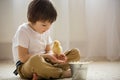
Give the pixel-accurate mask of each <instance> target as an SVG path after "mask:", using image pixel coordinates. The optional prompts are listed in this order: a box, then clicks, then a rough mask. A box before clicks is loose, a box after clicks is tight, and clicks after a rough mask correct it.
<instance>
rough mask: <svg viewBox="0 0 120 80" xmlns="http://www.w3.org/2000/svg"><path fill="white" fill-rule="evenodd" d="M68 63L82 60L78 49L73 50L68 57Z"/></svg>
mask: <svg viewBox="0 0 120 80" xmlns="http://www.w3.org/2000/svg"><path fill="white" fill-rule="evenodd" d="M67 58H68V62H70V61H79V60H80V51H79V49H77V48H74V49H71V50H70V51H69V52H68V55H67Z"/></svg>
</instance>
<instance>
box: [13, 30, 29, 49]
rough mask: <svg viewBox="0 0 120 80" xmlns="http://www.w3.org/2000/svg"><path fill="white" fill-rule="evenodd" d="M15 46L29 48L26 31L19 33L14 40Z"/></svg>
mask: <svg viewBox="0 0 120 80" xmlns="http://www.w3.org/2000/svg"><path fill="white" fill-rule="evenodd" d="M13 43H14V46H22V47H24V48H28V44H29V36H28V34H27V32H26V31H25V30H19V31H17V33H16V35H15V36H14V39H13Z"/></svg>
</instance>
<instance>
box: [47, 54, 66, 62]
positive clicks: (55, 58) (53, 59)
mask: <svg viewBox="0 0 120 80" xmlns="http://www.w3.org/2000/svg"><path fill="white" fill-rule="evenodd" d="M46 58H47V59H49V60H50V61H51V62H52V63H65V61H63V60H60V59H57V57H56V56H54V55H47V56H46Z"/></svg>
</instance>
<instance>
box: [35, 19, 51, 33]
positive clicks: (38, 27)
mask: <svg viewBox="0 0 120 80" xmlns="http://www.w3.org/2000/svg"><path fill="white" fill-rule="evenodd" d="M50 26H51V23H50V22H49V21H45V22H42V21H37V22H36V23H35V24H34V25H33V29H34V30H35V31H37V32H38V33H40V34H42V33H44V32H45V31H47V30H48V29H49V28H50Z"/></svg>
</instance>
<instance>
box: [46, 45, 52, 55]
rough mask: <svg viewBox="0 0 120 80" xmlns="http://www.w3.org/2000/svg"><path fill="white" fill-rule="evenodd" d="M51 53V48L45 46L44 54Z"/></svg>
mask: <svg viewBox="0 0 120 80" xmlns="http://www.w3.org/2000/svg"><path fill="white" fill-rule="evenodd" d="M50 51H51V46H50V45H49V44H48V45H46V48H45V52H46V53H49V52H50Z"/></svg>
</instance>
